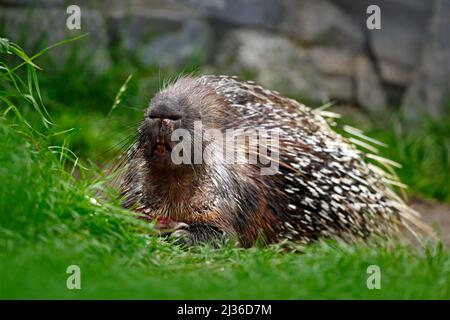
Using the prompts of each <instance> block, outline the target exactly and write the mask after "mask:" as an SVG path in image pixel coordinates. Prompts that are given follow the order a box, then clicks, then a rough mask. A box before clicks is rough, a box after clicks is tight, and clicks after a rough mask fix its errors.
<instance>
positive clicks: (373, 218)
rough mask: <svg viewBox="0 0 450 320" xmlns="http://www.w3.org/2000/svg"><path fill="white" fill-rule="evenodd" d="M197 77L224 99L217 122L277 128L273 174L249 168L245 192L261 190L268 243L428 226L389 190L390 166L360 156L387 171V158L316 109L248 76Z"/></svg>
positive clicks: (391, 232)
mask: <svg viewBox="0 0 450 320" xmlns="http://www.w3.org/2000/svg"><path fill="white" fill-rule="evenodd" d="M198 81H199V82H200V83H202V84H204V85H206V86H208V87H212V88H213V89H214V90H215V92H216V93H218V94H219V95H220V96H222V97H223V98H224V99H225V100H226V102H227V103H228V105H229V107H230V110H232V113H233V115H234V116H233V117H230V118H229V119H230V120H229V121H228V122H227V121H225V122H224V125H225V126H227V127H229V128H242V129H247V128H248V129H265V130H274V129H276V130H278V133H279V144H280V146H279V173H278V174H276V175H267V176H255V175H253V179H255V185H256V186H259V187H257V189H255V190H252V191H251V193H250V194H249V199H248V201H254V199H258V198H260V197H266V199H265V201H263V202H262V203H263V206H264V208H262V209H261V215H264V214H266V215H270V217H266V216H261V219H262V220H265V221H266V222H264V223H266V224H270V223H273V224H276V225H273V226H264V225H263V228H264V229H266V234H269V238H268V239H266V240H268V242H277V241H280V240H282V239H289V240H295V241H297V242H300V243H308V242H310V241H313V240H315V239H318V238H320V237H327V238H329V237H332V238H341V239H345V240H356V239H365V238H367V237H369V236H372V235H379V236H382V237H392V236H394V235H395V234H397V232H398V231H399V229H403V228H407V229H409V230H410V231H412V232H413V233H414V230H415V229H417V228H419V229H422V230H428V228H427V226H426V225H424V224H423V223H422V222H421V221H420V220H419V218H418V215H417V213H416V212H415V211H413V210H412V209H410V208H409V207H408V206H407V205H406V204H405V203H404V202H403V201H402V200H401V199H400V198H399V197H398V196H397V195H396V194H395V193H394V192H393V191H392V189H391V187H390V186H389V184H393V185H399V184H400V183H399V182H398V181H397V179H396V176H395V175H394V174H393V172H390V173H387V172H386V171H385V170H382V169H381V168H380V167H378V166H375V165H374V164H369V162H367V159H368V158H371V159H372V160H378V161H379V163H380V165H381V166H386V167H387V169H388V170H390V165H391V164H393V162H391V161H389V160H387V159H383V158H381V157H377V156H375V155H372V154H368V153H364V152H362V151H359V150H358V149H357V148H356V147H355V146H354V144H360V145H363V146H366V147H367V141H366V142H364V141H362V140H358V139H356V138H355V137H353V138H350V139H346V138H343V137H342V136H341V135H339V134H337V133H336V132H334V131H333V130H332V129H331V128H330V127H329V125H328V122H327V121H326V120H325V118H323V117H322V116H321V115H320V113H319V112H315V111H313V110H311V109H309V108H308V107H306V106H304V105H302V104H300V103H298V102H297V101H294V100H292V99H288V98H285V97H282V96H280V95H279V94H278V93H277V92H273V91H270V90H267V89H264V88H263V87H261V86H258V85H255V84H253V83H251V82H239V81H237V80H236V79H235V78H232V77H227V76H203V77H200V78H199V79H198ZM350 131H351V133H353V134H354V135H356V136H357V137H358V138H359V139H369V138H366V137H364V136H363V135H362V134H361V132H360V131H358V130H356V129H352V130H350ZM369 142H370V139H369ZM229 169H230V170H232V167H229ZM241 169H242V168H241ZM241 171H242V170H241ZM230 192H232V190H230ZM244 202H245V201H244ZM264 212H265V213H264ZM272 215H273V216H272ZM267 230H269V232H267Z"/></svg>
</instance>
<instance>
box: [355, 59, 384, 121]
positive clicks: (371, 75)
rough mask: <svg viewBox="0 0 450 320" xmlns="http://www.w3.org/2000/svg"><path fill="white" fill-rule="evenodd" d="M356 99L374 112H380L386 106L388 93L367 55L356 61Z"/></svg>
mask: <svg viewBox="0 0 450 320" xmlns="http://www.w3.org/2000/svg"><path fill="white" fill-rule="evenodd" d="M355 96H356V101H357V102H358V104H359V105H360V106H362V107H364V108H365V109H366V110H368V111H370V112H371V113H372V114H380V113H382V111H384V110H385V108H386V95H385V92H384V90H383V87H382V86H381V83H380V79H379V78H378V75H377V72H376V70H375V68H374V66H373V65H372V63H371V62H370V61H369V59H368V58H367V57H366V56H363V55H361V56H359V57H358V58H357V59H356V61H355Z"/></svg>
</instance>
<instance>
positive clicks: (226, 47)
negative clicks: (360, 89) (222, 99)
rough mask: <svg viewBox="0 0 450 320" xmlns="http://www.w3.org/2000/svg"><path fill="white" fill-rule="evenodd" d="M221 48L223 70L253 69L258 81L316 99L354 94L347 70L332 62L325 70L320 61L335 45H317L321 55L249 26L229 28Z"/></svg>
mask: <svg viewBox="0 0 450 320" xmlns="http://www.w3.org/2000/svg"><path fill="white" fill-rule="evenodd" d="M219 48H220V49H219V55H218V57H217V61H216V62H217V65H219V66H221V67H222V68H221V70H226V69H229V71H230V72H231V73H234V74H240V75H242V74H244V73H245V72H250V73H253V74H254V75H255V80H256V81H257V82H259V83H261V84H262V85H265V86H267V87H269V88H271V89H275V90H278V91H280V92H282V93H283V94H286V95H290V96H294V97H304V98H309V99H314V100H329V99H334V98H335V99H342V100H350V99H351V98H352V93H353V92H352V78H351V77H350V76H348V71H347V70H340V68H339V67H337V66H336V65H334V66H333V64H332V63H330V64H331V65H332V68H330V69H329V70H325V69H324V67H325V64H321V63H320V61H321V60H322V61H326V60H328V61H331V60H332V59H330V57H331V55H333V49H330V50H329V51H327V49H326V48H322V49H317V50H322V51H321V52H322V57H321V58H320V57H319V56H317V55H315V54H314V55H313V52H315V51H309V50H308V49H306V48H304V47H301V46H298V45H297V44H296V43H294V42H292V41H291V40H290V39H288V38H285V37H282V36H278V35H275V34H271V33H268V32H261V31H255V30H250V29H244V30H235V31H233V32H230V33H229V34H228V35H227V36H226V37H225V40H224V42H223V43H222V44H221V46H220V47H219ZM317 50H316V51H317ZM327 52H329V55H330V56H328V57H327ZM343 60H345V59H343ZM333 68H335V69H333ZM343 69H345V68H343ZM340 71H344V72H343V73H340ZM222 72H223V71H222Z"/></svg>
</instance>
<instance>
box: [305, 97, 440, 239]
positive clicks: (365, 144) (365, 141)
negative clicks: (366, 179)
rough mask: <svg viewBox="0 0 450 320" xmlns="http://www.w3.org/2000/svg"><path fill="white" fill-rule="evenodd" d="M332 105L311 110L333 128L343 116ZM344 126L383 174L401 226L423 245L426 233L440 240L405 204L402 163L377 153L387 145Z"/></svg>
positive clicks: (352, 141) (372, 166) (371, 165)
mask: <svg viewBox="0 0 450 320" xmlns="http://www.w3.org/2000/svg"><path fill="white" fill-rule="evenodd" d="M333 104H334V103H327V104H325V105H323V106H321V107H319V108H316V109H313V110H312V111H313V112H314V113H315V114H317V115H318V116H320V117H322V118H324V119H325V120H326V121H327V123H328V124H329V126H330V127H336V126H338V125H339V124H338V119H339V118H341V115H340V114H338V113H336V112H331V111H328V110H326V109H328V108H330V107H331V106H332V105H333ZM342 129H343V131H344V132H345V133H346V134H348V136H344V137H343V138H344V139H346V140H347V142H348V143H349V144H351V145H352V146H354V147H355V148H357V149H358V150H359V151H360V152H362V154H363V155H364V156H365V157H366V158H367V159H370V160H372V162H371V163H368V167H369V170H371V171H372V172H374V173H376V174H378V175H379V176H381V177H382V181H383V183H384V185H385V187H386V188H385V195H386V197H387V198H388V199H391V202H390V204H391V205H392V206H393V207H395V208H396V209H397V210H398V212H399V215H400V217H401V225H402V226H403V227H405V228H406V229H407V230H408V231H409V232H410V233H411V234H412V235H413V236H414V238H415V239H416V240H417V241H418V242H419V243H421V244H422V245H423V244H424V241H423V240H424V239H423V236H428V237H430V238H431V239H433V240H437V236H436V234H435V232H434V231H433V229H432V228H431V227H430V226H429V225H427V224H426V223H425V222H423V221H422V220H421V219H420V214H419V213H418V212H417V211H416V210H414V209H412V208H411V207H409V206H408V205H407V204H406V203H405V201H406V199H407V197H406V193H405V191H404V190H405V189H406V188H407V187H408V186H407V185H405V184H404V183H402V182H401V181H400V178H399V177H398V175H397V173H396V172H395V169H394V168H398V169H401V167H402V166H401V164H399V163H397V162H395V161H393V160H390V159H387V158H384V157H382V156H380V155H378V153H379V150H378V147H385V148H386V147H388V145H386V144H385V143H383V142H381V141H378V140H376V139H373V138H371V137H368V136H366V135H365V134H364V133H363V131H362V130H360V129H358V128H354V127H352V126H349V125H344V126H343V127H342ZM330 130H331V128H330ZM333 131H334V130H333ZM375 145H376V146H375ZM393 188H396V189H397V190H398V191H399V192H400V193H401V195H402V197H399V196H398V194H397V193H396V192H395V191H394V189H393Z"/></svg>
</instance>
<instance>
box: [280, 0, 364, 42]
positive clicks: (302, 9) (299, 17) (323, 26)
mask: <svg viewBox="0 0 450 320" xmlns="http://www.w3.org/2000/svg"><path fill="white" fill-rule="evenodd" d="M285 3H286V8H285V12H286V17H285V18H284V19H283V23H282V24H281V26H280V30H281V32H282V33H285V34H287V35H289V36H292V37H294V38H296V39H297V40H299V41H300V42H302V43H305V44H320V45H325V46H339V47H346V48H361V47H362V45H363V40H364V39H363V34H362V32H361V30H360V28H359V27H358V26H357V25H356V24H355V23H354V22H353V21H352V20H351V19H350V18H349V17H348V16H347V15H346V14H345V12H343V11H342V10H340V9H339V8H338V7H336V6H335V5H333V4H332V3H330V2H328V1H325V0H301V1H296V0H285Z"/></svg>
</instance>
